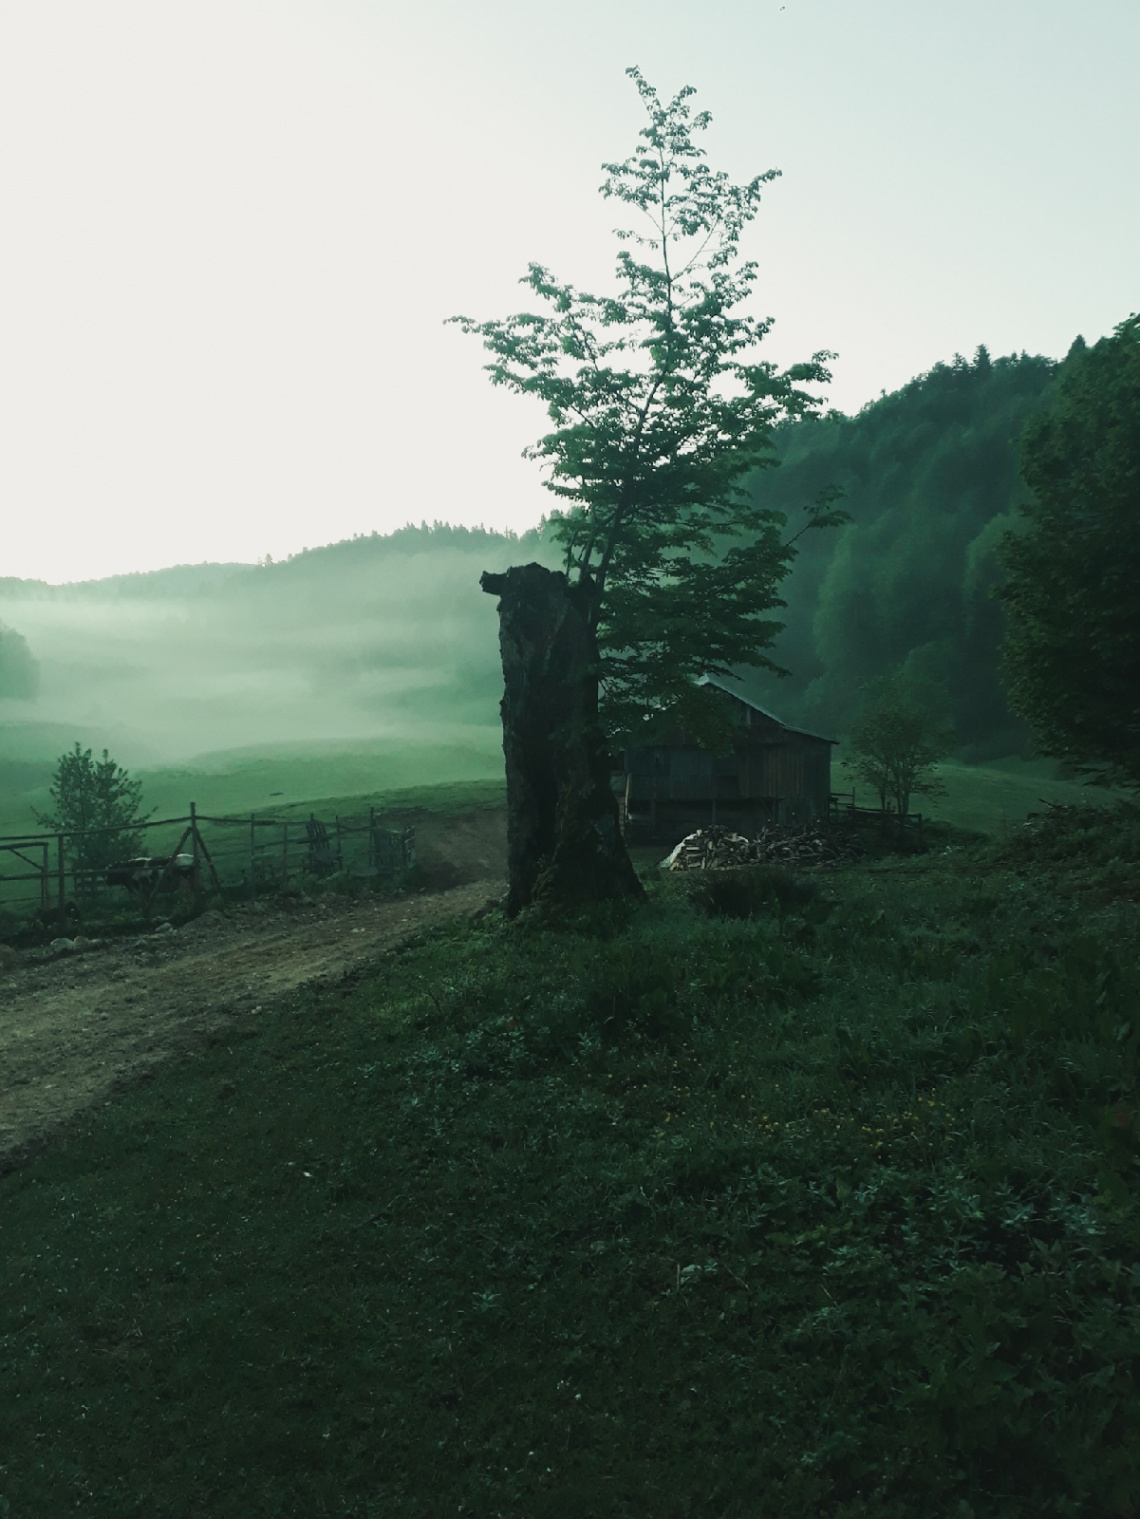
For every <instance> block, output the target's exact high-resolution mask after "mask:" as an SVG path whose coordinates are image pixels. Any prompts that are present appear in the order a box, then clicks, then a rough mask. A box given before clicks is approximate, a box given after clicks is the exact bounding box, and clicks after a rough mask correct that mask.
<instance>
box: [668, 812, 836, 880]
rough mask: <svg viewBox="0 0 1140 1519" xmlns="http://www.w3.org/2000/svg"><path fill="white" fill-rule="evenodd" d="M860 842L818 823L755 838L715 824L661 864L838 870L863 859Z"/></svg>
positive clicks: (684, 867) (767, 831)
mask: <svg viewBox="0 0 1140 1519" xmlns="http://www.w3.org/2000/svg"><path fill="white" fill-rule="evenodd" d="M861 852H862V851H861V849H860V846H859V843H858V841H857V840H856V839H853V838H848V837H845V836H843V835H840V834H835V833H831V832H828V831H826V830H824V829H822V828H820V827H819V825H818V824H815V823H809V824H808V825H807V827H805V828H765V829H763V830H762V831H761V832H760V833H759V834H758V835H757V836H756V838H754V839H746V838H745V837H744V836H743V834H739V833H733V832H732V831H731V830H730V829H728V828H722V827H720V826H719V825H717V824H713V825H712V826H710V827H708V828H698V829H697V831H696V832H695V833H690V834H689V835H688V837H687V838H684V839H682V840H681V842H680V843H679V844H678V845H677V847H676V849H674V850H673V852H672V853H671V854H670V855H669V856H668V858H667V859H664V860H662V861H661V868H662V869H663V870H739V869H740V868H741V867H743V866H748V865H774V864H779V865H787V866H796V867H799V868H801V869H806V868H808V867H813V866H814V867H820V868H823V869H835V868H836V867H838V866H840V865H845V864H849V863H850V862H851V861H853V860H856V859H858V858H859V855H860V853H861Z"/></svg>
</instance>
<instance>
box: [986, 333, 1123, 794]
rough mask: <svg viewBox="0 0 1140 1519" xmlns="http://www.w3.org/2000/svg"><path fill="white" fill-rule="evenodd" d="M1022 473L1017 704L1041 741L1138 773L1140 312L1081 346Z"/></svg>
mask: <svg viewBox="0 0 1140 1519" xmlns="http://www.w3.org/2000/svg"><path fill="white" fill-rule="evenodd" d="M1022 474H1023V476H1024V479H1025V482H1026V484H1027V485H1028V486H1029V488H1030V490H1031V491H1032V493H1033V497H1032V500H1031V501H1030V502H1028V503H1027V504H1026V505H1025V506H1024V507H1023V513H1024V518H1025V530H1024V531H1023V532H1021V533H1015V534H1007V535H1006V536H1005V538H1004V539H1003V541H1002V546H1001V556H1002V559H1003V561H1004V564H1005V566H1006V568H1007V570H1008V572H1009V578H1008V580H1007V582H1006V584H1005V585H1004V586H1003V587H1002V588H1001V589H1000V591H999V593H998V594H999V595H1000V597H1001V600H1002V601H1003V602H1004V604H1005V608H1006V612H1007V613H1008V617H1009V630H1008V633H1007V636H1006V640H1005V646H1004V651H1003V652H1004V666H1005V672H1006V678H1007V681H1008V685H1009V694H1010V703H1011V705H1012V706H1013V707H1014V709H1015V710H1016V711H1018V712H1019V713H1020V714H1021V715H1022V716H1023V717H1024V718H1025V719H1026V720H1027V721H1028V722H1029V723H1030V725H1031V726H1032V727H1033V729H1034V731H1035V733H1036V735H1037V739H1038V743H1039V745H1040V748H1041V751H1042V753H1044V754H1048V755H1052V756H1054V757H1056V758H1059V759H1063V760H1067V761H1069V762H1071V763H1073V764H1076V765H1077V766H1079V767H1081V768H1083V769H1084V770H1085V771H1086V773H1089V774H1091V775H1098V776H1100V777H1101V778H1103V779H1106V780H1115V781H1118V782H1123V783H1126V784H1129V785H1131V786H1140V590H1138V587H1140V316H1131V317H1129V318H1128V320H1127V321H1124V322H1121V324H1120V325H1119V327H1117V328H1116V330H1115V332H1114V333H1113V335H1112V336H1111V337H1107V338H1102V339H1101V340H1100V342H1098V343H1095V344H1093V346H1092V347H1091V348H1090V347H1087V346H1086V345H1085V344H1084V343H1075V344H1074V345H1073V348H1072V350H1071V352H1070V354H1069V356H1068V358H1067V359H1066V361H1065V366H1064V369H1063V370H1062V373H1061V379H1060V386H1059V394H1058V398H1057V402H1056V405H1055V407H1054V408H1053V410H1052V411H1051V412H1048V413H1046V414H1043V415H1041V416H1039V417H1037V418H1036V419H1035V420H1034V421H1033V422H1032V423H1030V424H1029V426H1028V427H1027V428H1026V431H1025V435H1024V438H1023V443H1022Z"/></svg>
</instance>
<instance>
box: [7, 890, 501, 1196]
mask: <svg viewBox="0 0 1140 1519" xmlns="http://www.w3.org/2000/svg"><path fill="white" fill-rule="evenodd" d="M504 887H505V883H504V882H502V881H497V880H480V881H474V882H469V883H468V884H467V885H463V886H457V887H455V888H453V889H452V890H450V891H442V892H438V893H436V894H433V895H424V896H415V897H405V898H400V899H397V900H395V901H376V900H375V899H373V900H364V901H360V902H343V901H329V900H323V901H321V902H320V903H319V904H315V905H310V906H305V907H297V908H294V909H292V910H289V911H280V910H274V911H263V910H260V909H259V905H257V904H255V905H251V906H247V907H244V908H242V909H239V910H236V911H234V912H231V913H228V914H227V916H226V917H222V916H221V915H220V914H218V913H213V912H210V913H206V914H204V915H203V916H202V917H200V918H197V919H195V920H194V921H192V922H190V923H188V924H187V925H186V926H185V927H184V928H181V929H177V930H174V929H166V930H165V931H162V930H160V931H158V932H155V933H152V934H148V935H145V936H142V937H139V938H131V939H117V940H111V941H107V942H106V943H104V944H102V945H97V946H96V947H94V948H91V949H88V950H85V951H83V952H80V953H71V954H63V955H58V956H52V955H51V954H50V953H49V952H38V953H32V952H28V953H25V954H24V955H22V956H21V957H20V959H19V962H18V963H17V964H16V965H15V966H14V967H12V968H11V969H9V970H8V971H7V972H6V973H4V974H2V975H0V1173H2V1172H4V1171H6V1170H9V1169H11V1167H12V1166H13V1165H16V1164H18V1163H19V1161H20V1160H21V1159H23V1158H26V1157H27V1156H28V1155H30V1154H32V1153H33V1152H34V1151H35V1150H37V1149H38V1148H40V1147H41V1146H42V1144H43V1143H44V1142H45V1141H46V1140H48V1139H49V1138H50V1137H51V1136H52V1135H53V1134H55V1133H56V1132H57V1131H58V1130H60V1129H61V1128H63V1127H64V1126H65V1125H66V1124H68V1123H70V1122H71V1121H72V1120H73V1119H74V1118H75V1117H76V1115H77V1114H79V1113H81V1112H82V1111H83V1110H84V1109H86V1108H89V1107H91V1106H93V1105H96V1104H99V1103H104V1102H107V1101H108V1100H110V1099H111V1098H112V1097H113V1096H114V1095H115V1094H116V1093H117V1092H120V1091H122V1090H124V1089H125V1088H126V1087H128V1086H130V1085H132V1084H133V1083H134V1082H136V1081H137V1080H139V1078H140V1077H142V1076H144V1075H145V1074H146V1073H147V1072H149V1071H151V1070H153V1069H154V1068H155V1067H156V1066H158V1065H161V1064H162V1063H163V1062H164V1061H167V1060H170V1059H173V1058H175V1057H177V1056H179V1055H181V1054H184V1053H186V1052H188V1051H190V1050H192V1049H193V1048H195V1047H196V1046H197V1045H198V1044H199V1043H200V1041H201V1039H202V1037H203V1036H204V1035H205V1034H208V1033H209V1032H211V1031H212V1030H215V1029H218V1028H224V1027H225V1026H226V1025H227V1024H229V1023H230V1022H232V1021H233V1020H234V1019H235V1018H237V1017H242V1016H250V1015H255V1014H256V1013H258V1012H259V1011H260V1010H261V1008H262V1007H263V1006H265V1005H268V1004H269V1003H270V1002H272V1001H273V1000H274V999H276V998H279V997H281V996H282V995H283V994H285V993H287V992H290V991H293V990H294V989H295V988H297V987H299V986H303V985H309V984H312V983H313V982H318V981H329V980H334V979H338V978H340V977H343V976H344V975H345V974H346V973H349V972H352V971H355V970H359V969H361V968H363V967H364V966H366V965H367V964H368V963H369V962H372V961H375V960H376V959H377V958H378V957H379V956H380V955H382V954H383V953H384V951H385V950H388V949H391V948H392V947H393V946H394V945H396V944H399V943H400V942H401V941H402V940H404V939H406V938H407V937H408V936H409V935H410V934H412V933H414V932H416V931H417V930H419V929H421V928H424V927H426V926H428V925H430V924H432V923H436V922H439V921H440V920H441V919H443V918H447V917H453V916H456V915H457V914H460V913H469V912H474V911H475V910H476V909H477V908H479V907H480V906H482V905H483V904H485V903H487V902H488V901H490V900H494V899H495V898H497V897H500V896H501V895H502V893H503V890H504Z"/></svg>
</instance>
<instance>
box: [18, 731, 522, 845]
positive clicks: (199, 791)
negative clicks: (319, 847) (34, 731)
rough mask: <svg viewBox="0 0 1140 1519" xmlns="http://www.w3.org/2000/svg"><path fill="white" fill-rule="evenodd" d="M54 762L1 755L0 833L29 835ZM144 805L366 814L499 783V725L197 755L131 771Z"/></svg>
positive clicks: (175, 811)
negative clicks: (409, 799) (395, 797)
mask: <svg viewBox="0 0 1140 1519" xmlns="http://www.w3.org/2000/svg"><path fill="white" fill-rule="evenodd" d="M52 769H53V765H52V764H51V763H50V762H47V761H43V760H40V761H36V760H31V759H7V760H6V759H4V758H3V757H2V755H0V834H11V833H24V832H29V831H35V829H36V823H35V816H34V813H35V810H39V811H41V812H42V811H46V810H49V808H50V798H49V796H48V787H49V785H50V783H51V774H52ZM132 774H133V775H134V776H135V778H136V779H138V780H141V781H142V783H143V806H144V809H145V810H146V811H148V812H149V811H151V810H152V809H153V810H154V812H155V813H156V815H157V816H159V817H172V816H177V817H181V816H183V815H184V814H185V813H186V812H187V810H188V808H189V804H190V802H191V801H193V802H195V803H196V804H197V806H198V810H199V812H201V813H203V814H206V815H211V816H222V817H226V816H231V815H234V814H237V815H248V814H249V813H250V812H257V813H259V814H268V813H272V814H273V815H274V816H287V815H296V814H297V813H298V812H301V811H305V812H306V813H307V812H308V811H318V812H319V811H322V810H323V811H324V812H326V813H328V814H330V815H331V814H332V813H333V812H336V811H340V812H342V813H349V812H359V811H363V812H365V813H367V811H368V807H369V805H370V804H377V805H382V804H383V803H384V801H385V799H386V798H387V797H388V796H389V794H390V793H392V792H394V791H407V790H409V789H419V790H421V791H423V790H425V789H430V790H431V792H432V793H433V795H434V794H436V788H437V787H439V786H446V785H459V786H463V785H467V784H476V785H478V784H485V785H492V786H493V785H494V784H495V783H496V782H499V784H500V785H501V783H502V774H503V749H502V733H501V731H500V730H499V729H498V728H495V729H482V728H475V729H470V730H467V731H466V733H464V732H460V733H458V734H457V733H455V732H454V730H453V731H451V732H449V733H448V734H446V735H444V736H442V737H441V738H440V739H439V740H438V741H435V742H426V741H424V740H423V739H420V740H419V741H418V742H416V743H407V742H403V741H399V742H398V741H395V740H388V741H383V742H380V741H378V742H377V743H375V744H372V745H367V746H364V745H355V746H353V747H351V748H345V747H338V746H336V745H326V744H311V745H289V746H284V745H280V746H277V747H275V748H270V749H265V750H256V751H246V750H233V751H230V752H229V753H224V754H207V755H202V756H200V757H199V758H198V759H196V760H195V761H193V763H191V764H189V765H185V766H161V767H155V768H153V769H138V770H137V771H133V772H132Z"/></svg>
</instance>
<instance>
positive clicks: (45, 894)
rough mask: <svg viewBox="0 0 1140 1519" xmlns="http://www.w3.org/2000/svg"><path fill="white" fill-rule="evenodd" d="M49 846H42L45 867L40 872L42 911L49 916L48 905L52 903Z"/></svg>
mask: <svg viewBox="0 0 1140 1519" xmlns="http://www.w3.org/2000/svg"><path fill="white" fill-rule="evenodd" d="M48 847H49V846H48V845H47V844H46V843H45V844H41V845H40V848H41V849H42V850H43V856H44V858H43V866H42V868H41V870H40V911H41V912H42V913H43V914H44V916H45V917H46V916H47V909H48V903H49V902H50V901H51V857H50V855H49V854H48Z"/></svg>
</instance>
